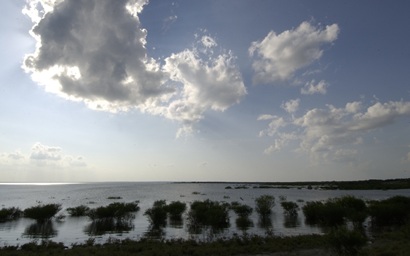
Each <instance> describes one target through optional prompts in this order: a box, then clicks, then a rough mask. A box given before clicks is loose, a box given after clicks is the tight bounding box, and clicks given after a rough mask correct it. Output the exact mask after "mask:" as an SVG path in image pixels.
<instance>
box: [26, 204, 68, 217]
mask: <svg viewBox="0 0 410 256" xmlns="http://www.w3.org/2000/svg"><path fill="white" fill-rule="evenodd" d="M60 210H61V205H60V204H46V205H38V206H33V207H30V208H27V209H25V210H24V211H23V214H24V217H26V218H30V219H35V220H37V221H46V220H50V219H51V218H53V217H54V216H55V215H56V214H57V212H58V211H60Z"/></svg>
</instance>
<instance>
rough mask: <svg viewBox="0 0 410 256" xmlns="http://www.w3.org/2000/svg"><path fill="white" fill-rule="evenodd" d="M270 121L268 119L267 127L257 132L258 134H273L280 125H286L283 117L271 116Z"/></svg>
mask: <svg viewBox="0 0 410 256" xmlns="http://www.w3.org/2000/svg"><path fill="white" fill-rule="evenodd" d="M271 119H272V121H270V123H269V125H268V128H267V129H266V130H263V131H261V132H260V133H259V136H265V135H268V136H273V135H275V134H276V133H278V131H279V129H280V128H281V127H284V126H286V125H287V123H286V121H285V120H284V119H283V117H279V116H272V118H271ZM259 120H264V119H259Z"/></svg>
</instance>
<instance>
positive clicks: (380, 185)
mask: <svg viewBox="0 0 410 256" xmlns="http://www.w3.org/2000/svg"><path fill="white" fill-rule="evenodd" d="M104 183H142V184H143V183H163V184H226V185H227V187H226V189H250V188H256V189H269V188H274V189H290V188H298V189H320V190H397V189H410V178H399V179H385V180H382V179H369V180H352V181H289V182H287V181H284V182H261V181H101V182H0V186H2V185H5V186H8V185H10V186H58V185H83V184H104Z"/></svg>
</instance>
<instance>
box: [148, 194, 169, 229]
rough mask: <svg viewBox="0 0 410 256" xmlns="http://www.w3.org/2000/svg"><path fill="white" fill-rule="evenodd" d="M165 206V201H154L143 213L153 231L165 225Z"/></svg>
mask: <svg viewBox="0 0 410 256" xmlns="http://www.w3.org/2000/svg"><path fill="white" fill-rule="evenodd" d="M167 214H168V212H167V205H166V201H165V200H158V201H155V202H154V204H153V206H152V207H151V208H149V209H147V210H146V211H145V213H144V215H146V216H147V217H148V220H149V222H150V223H151V225H152V227H153V228H154V229H158V228H162V227H165V226H166V224H167V216H168V215H167Z"/></svg>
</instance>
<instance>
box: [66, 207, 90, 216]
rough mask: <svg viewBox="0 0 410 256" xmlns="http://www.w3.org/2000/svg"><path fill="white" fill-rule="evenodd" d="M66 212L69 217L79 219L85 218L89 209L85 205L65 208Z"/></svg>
mask: <svg viewBox="0 0 410 256" xmlns="http://www.w3.org/2000/svg"><path fill="white" fill-rule="evenodd" d="M67 212H68V213H69V214H70V216H71V217H81V216H87V215H88V213H89V212H90V207H88V206H85V205H80V206H77V207H71V208H67Z"/></svg>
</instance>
